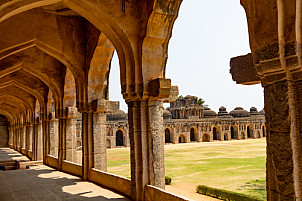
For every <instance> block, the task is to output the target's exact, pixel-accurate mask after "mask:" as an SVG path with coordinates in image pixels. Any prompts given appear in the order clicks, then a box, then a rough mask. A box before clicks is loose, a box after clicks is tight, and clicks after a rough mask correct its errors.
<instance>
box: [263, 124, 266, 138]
mask: <svg viewBox="0 0 302 201" xmlns="http://www.w3.org/2000/svg"><path fill="white" fill-rule="evenodd" d="M262 136H263V137H266V133H265V128H264V126H262Z"/></svg>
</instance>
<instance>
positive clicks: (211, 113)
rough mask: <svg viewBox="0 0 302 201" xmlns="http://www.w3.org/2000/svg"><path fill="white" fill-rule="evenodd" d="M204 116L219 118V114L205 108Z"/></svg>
mask: <svg viewBox="0 0 302 201" xmlns="http://www.w3.org/2000/svg"><path fill="white" fill-rule="evenodd" d="M203 116H204V117H205V118H211V117H217V113H216V112H215V111H213V110H211V109H210V108H208V107H205V108H204V109H203Z"/></svg>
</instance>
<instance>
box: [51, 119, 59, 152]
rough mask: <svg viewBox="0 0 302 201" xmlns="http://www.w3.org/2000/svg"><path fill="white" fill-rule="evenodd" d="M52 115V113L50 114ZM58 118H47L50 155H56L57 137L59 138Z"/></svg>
mask: <svg viewBox="0 0 302 201" xmlns="http://www.w3.org/2000/svg"><path fill="white" fill-rule="evenodd" d="M52 117H54V115H52ZM58 131H59V120H58V119H56V118H50V120H49V138H50V140H49V142H50V145H49V146H50V155H52V156H55V157H58V144H59V141H58V138H59V132H58Z"/></svg>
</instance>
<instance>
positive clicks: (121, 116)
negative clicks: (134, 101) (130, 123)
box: [107, 110, 127, 121]
mask: <svg viewBox="0 0 302 201" xmlns="http://www.w3.org/2000/svg"><path fill="white" fill-rule="evenodd" d="M120 120H127V115H126V113H125V112H124V111H123V110H119V111H117V112H115V113H109V114H107V121H120Z"/></svg>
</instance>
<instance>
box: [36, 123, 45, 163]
mask: <svg viewBox="0 0 302 201" xmlns="http://www.w3.org/2000/svg"><path fill="white" fill-rule="evenodd" d="M36 136H37V138H36V140H37V141H36V144H37V149H36V150H37V152H36V157H37V158H36V160H37V161H39V160H43V152H44V151H43V149H44V148H43V127H42V121H40V119H39V120H38V122H37V135H36Z"/></svg>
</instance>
